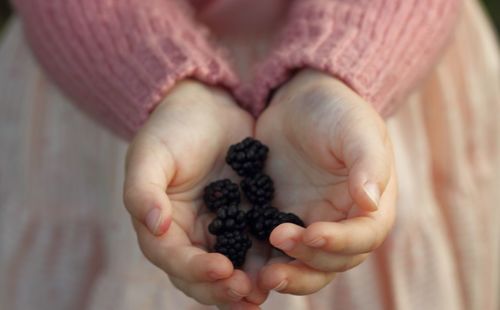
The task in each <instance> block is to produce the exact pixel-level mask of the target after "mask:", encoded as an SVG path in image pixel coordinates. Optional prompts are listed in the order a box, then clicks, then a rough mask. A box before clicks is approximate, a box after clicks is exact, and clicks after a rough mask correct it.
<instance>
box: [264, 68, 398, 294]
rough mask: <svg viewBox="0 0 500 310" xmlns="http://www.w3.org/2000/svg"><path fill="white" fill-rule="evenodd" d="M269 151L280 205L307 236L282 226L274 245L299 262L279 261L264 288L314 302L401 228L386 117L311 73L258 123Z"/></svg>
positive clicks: (269, 269)
mask: <svg viewBox="0 0 500 310" xmlns="http://www.w3.org/2000/svg"><path fill="white" fill-rule="evenodd" d="M256 138H257V139H259V140H261V141H262V142H263V143H265V144H266V145H268V146H269V148H270V150H272V151H271V152H270V157H269V159H268V162H267V164H266V171H267V173H268V174H269V175H270V176H272V178H273V180H274V182H275V187H276V197H275V199H274V201H273V203H274V205H275V206H276V207H278V208H279V209H281V210H285V211H287V212H294V213H295V214H297V215H299V216H300V217H301V218H302V219H303V220H304V222H305V223H306V226H307V228H302V227H299V226H296V225H293V224H282V225H280V226H278V227H277V228H276V229H275V230H274V231H273V232H272V234H271V237H270V241H271V243H272V244H273V245H274V246H275V247H277V248H280V249H281V250H283V251H284V252H285V253H287V254H288V255H289V256H290V257H292V258H294V260H292V261H290V262H286V263H283V262H276V263H274V261H273V259H271V261H270V263H269V264H268V265H266V266H265V267H264V268H263V269H262V270H261V272H260V275H259V281H258V284H259V286H260V287H261V288H262V289H264V290H271V289H275V290H277V291H279V292H280V293H288V294H296V295H306V294H311V293H314V292H316V291H318V290H320V289H321V288H323V287H324V286H325V285H327V284H328V283H329V282H330V281H331V280H332V279H333V278H334V276H335V274H336V273H337V272H342V271H346V270H349V269H351V268H353V267H355V266H357V265H359V264H360V263H361V262H363V261H364V259H365V258H366V257H367V255H368V253H370V252H372V251H373V250H375V249H376V248H377V247H378V246H380V244H381V243H382V242H383V241H384V239H385V238H386V236H387V234H388V232H389V230H390V228H391V227H392V225H393V222H394V216H395V203H396V193H397V189H396V177H395V173H394V159H393V153H392V146H391V142H390V139H389V137H388V135H387V130H386V127H385V124H384V122H383V120H382V119H381V118H380V117H379V115H378V113H376V111H375V110H374V109H373V108H372V107H371V105H369V104H368V103H367V102H365V101H364V100H363V99H362V98H361V97H359V96H358V95H357V94H356V93H354V92H353V91H352V90H351V89H350V88H348V87H347V86H345V85H344V84H343V83H342V82H340V81H338V80H336V79H334V78H332V77H330V76H328V75H325V74H323V73H320V72H317V71H313V70H304V71H302V72H300V73H299V74H297V75H296V76H295V77H294V78H293V79H292V80H290V81H289V82H288V83H287V84H285V85H284V86H283V87H282V88H281V89H280V90H279V91H278V93H277V94H276V95H275V97H274V98H273V100H272V102H271V105H270V106H269V107H268V108H267V109H266V110H265V111H264V112H263V114H262V115H261V116H260V118H259V119H258V121H257V125H256Z"/></svg>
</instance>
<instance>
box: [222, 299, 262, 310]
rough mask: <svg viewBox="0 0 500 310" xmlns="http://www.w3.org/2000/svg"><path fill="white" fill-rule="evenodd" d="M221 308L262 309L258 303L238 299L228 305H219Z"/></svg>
mask: <svg viewBox="0 0 500 310" xmlns="http://www.w3.org/2000/svg"><path fill="white" fill-rule="evenodd" d="M218 308H219V309H221V310H260V307H259V306H257V305H256V304H253V303H251V302H247V301H244V300H243V301H238V302H235V303H231V304H228V305H222V306H218Z"/></svg>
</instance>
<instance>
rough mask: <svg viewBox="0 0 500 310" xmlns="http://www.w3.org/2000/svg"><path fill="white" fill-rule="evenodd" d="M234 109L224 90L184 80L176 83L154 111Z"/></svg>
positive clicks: (205, 111)
mask: <svg viewBox="0 0 500 310" xmlns="http://www.w3.org/2000/svg"><path fill="white" fill-rule="evenodd" d="M235 107H238V105H237V104H236V102H235V101H234V100H233V98H232V97H231V95H230V94H229V92H227V91H226V90H224V89H222V88H220V87H216V86H210V85H206V84H204V83H202V82H199V81H197V80H192V79H185V80H182V81H179V82H178V83H176V85H175V86H174V87H173V88H172V89H171V90H170V91H169V92H168V94H167V95H166V96H165V98H164V99H163V100H162V101H161V102H160V103H159V104H158V105H157V107H156V108H155V111H157V110H163V109H177V108H181V109H189V110H193V111H195V110H196V111H202V112H203V113H211V112H217V111H220V110H221V109H228V108H235Z"/></svg>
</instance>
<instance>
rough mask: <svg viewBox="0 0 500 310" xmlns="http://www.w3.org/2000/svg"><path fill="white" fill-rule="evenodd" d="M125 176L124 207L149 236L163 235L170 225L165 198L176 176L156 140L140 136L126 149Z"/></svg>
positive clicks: (168, 206) (170, 213)
mask: <svg viewBox="0 0 500 310" xmlns="http://www.w3.org/2000/svg"><path fill="white" fill-rule="evenodd" d="M125 172H126V173H125V184H124V189H123V201H124V203H125V207H126V208H127V210H128V211H129V212H130V214H131V215H132V216H133V217H134V218H135V219H137V220H138V221H140V222H141V223H143V224H144V225H146V227H148V229H149V231H150V232H151V233H152V234H155V235H161V234H163V233H165V232H166V231H167V230H168V227H169V225H170V223H171V221H172V209H171V205H170V201H169V199H168V197H167V194H166V189H167V186H168V184H169V183H170V181H171V179H172V178H173V176H174V173H175V164H174V160H173V159H172V157H171V156H170V153H169V152H168V150H167V149H166V148H165V146H164V145H162V144H161V143H160V142H159V141H158V140H157V139H156V138H151V137H148V136H145V135H142V136H141V135H139V136H138V137H137V138H136V139H135V140H134V142H133V143H132V144H131V145H130V147H129V150H128V153H127V161H126V168H125Z"/></svg>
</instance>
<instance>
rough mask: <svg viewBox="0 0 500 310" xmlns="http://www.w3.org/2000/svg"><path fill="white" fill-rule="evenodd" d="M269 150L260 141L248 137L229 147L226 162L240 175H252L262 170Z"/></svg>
mask: <svg viewBox="0 0 500 310" xmlns="http://www.w3.org/2000/svg"><path fill="white" fill-rule="evenodd" d="M268 152H269V148H268V147H267V146H265V145H264V144H262V143H261V142H260V141H258V140H255V139H252V138H246V139H244V140H243V141H241V142H240V143H238V144H233V145H231V146H230V147H229V151H228V152H227V156H226V162H227V164H228V165H229V166H231V167H232V168H233V169H234V171H236V173H237V174H238V175H240V176H242V177H247V176H252V175H254V174H256V173H257V172H260V171H262V169H263V168H264V163H265V161H266V159H267V153H268Z"/></svg>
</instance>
